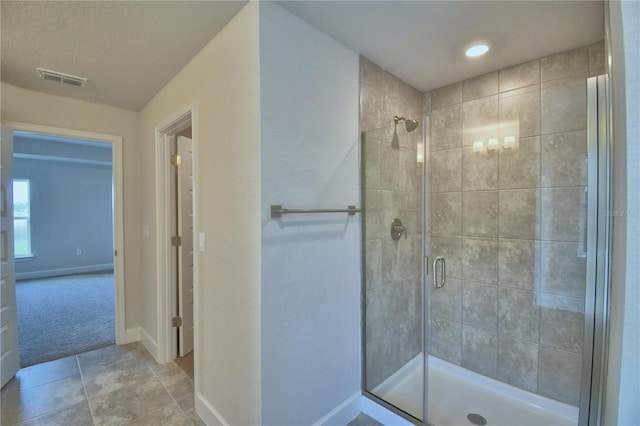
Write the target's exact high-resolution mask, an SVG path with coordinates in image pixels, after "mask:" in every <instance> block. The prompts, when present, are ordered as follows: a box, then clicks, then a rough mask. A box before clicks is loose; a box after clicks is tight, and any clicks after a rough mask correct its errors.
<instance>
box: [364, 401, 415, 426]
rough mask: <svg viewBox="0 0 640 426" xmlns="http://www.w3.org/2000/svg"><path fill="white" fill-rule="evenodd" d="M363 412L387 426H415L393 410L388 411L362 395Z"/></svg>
mask: <svg viewBox="0 0 640 426" xmlns="http://www.w3.org/2000/svg"><path fill="white" fill-rule="evenodd" d="M361 408H362V412H363V413H364V414H366V415H367V416H369V417H371V418H373V419H375V420H377V421H379V422H380V423H382V424H383V425H386V426H413V423H411V422H410V421H408V420H405V419H403V418H402V417H400V416H399V415H397V414H396V413H394V412H393V411H391V410H388V409H386V408H385V407H383V406H382V405H380V404H377V403H376V402H375V401H372V400H371V399H369V398H367V397H366V396H364V395H362V397H361Z"/></svg>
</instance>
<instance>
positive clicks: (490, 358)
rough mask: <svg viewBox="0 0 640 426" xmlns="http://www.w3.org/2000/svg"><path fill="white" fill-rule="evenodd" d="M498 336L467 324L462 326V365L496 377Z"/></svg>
mask: <svg viewBox="0 0 640 426" xmlns="http://www.w3.org/2000/svg"><path fill="white" fill-rule="evenodd" d="M497 362H498V336H497V335H496V334H494V333H489V332H486V331H483V330H480V329H479V328H476V327H470V326H468V325H463V326H462V366H463V367H465V368H468V369H469V370H473V371H476V372H478V373H480V374H484V375H485V376H489V377H496V374H497Z"/></svg>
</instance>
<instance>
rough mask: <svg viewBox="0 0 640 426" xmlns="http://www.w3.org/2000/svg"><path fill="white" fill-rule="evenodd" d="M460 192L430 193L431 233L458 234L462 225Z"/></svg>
mask: <svg viewBox="0 0 640 426" xmlns="http://www.w3.org/2000/svg"><path fill="white" fill-rule="evenodd" d="M461 214H462V193H461V192H441V193H432V194H431V233H433V234H440V235H460V232H461V226H462V216H461Z"/></svg>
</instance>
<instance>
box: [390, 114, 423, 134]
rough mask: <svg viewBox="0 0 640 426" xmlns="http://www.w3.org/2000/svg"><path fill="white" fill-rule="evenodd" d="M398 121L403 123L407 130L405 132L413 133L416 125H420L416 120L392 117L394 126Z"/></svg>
mask: <svg viewBox="0 0 640 426" xmlns="http://www.w3.org/2000/svg"><path fill="white" fill-rule="evenodd" d="M400 121H404V127H405V128H406V129H407V132H413V131H414V130H415V129H417V128H418V125H419V124H420V123H418V120H413V119H411V118H405V117H398V116H397V115H396V116H395V117H393V122H394V123H395V124H396V126H397V125H398V122H400Z"/></svg>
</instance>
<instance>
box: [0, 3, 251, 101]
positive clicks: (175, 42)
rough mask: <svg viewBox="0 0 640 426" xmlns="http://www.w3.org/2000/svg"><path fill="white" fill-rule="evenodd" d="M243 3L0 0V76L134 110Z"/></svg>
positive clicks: (166, 80)
mask: <svg viewBox="0 0 640 426" xmlns="http://www.w3.org/2000/svg"><path fill="white" fill-rule="evenodd" d="M245 3H246V2H245V1H6V0H2V2H1V3H0V14H1V16H2V21H1V24H2V27H1V33H0V36H1V38H2V44H1V49H2V50H1V63H0V66H1V72H2V74H1V77H2V81H4V82H6V83H9V84H13V85H16V86H20V87H24V88H27V89H31V90H36V91H40V92H46V93H51V94H54V95H61V96H68V97H72V98H77V99H83V100H86V101H91V102H97V103H102V104H106V105H112V106H117V107H121V108H126V109H131V110H135V111H137V110H140V109H141V108H142V107H143V106H144V105H145V104H146V103H147V102H148V101H149V100H150V99H151V98H152V97H153V96H154V95H155V94H156V93H157V92H158V91H160V89H161V88H162V87H164V86H165V85H166V84H167V83H168V82H169V80H171V78H172V77H174V76H175V75H176V74H177V73H178V72H179V71H180V70H181V69H182V68H183V67H184V66H185V65H186V64H187V63H189V61H190V60H191V59H192V58H193V57H194V56H195V55H196V54H197V53H198V52H199V51H200V50H201V49H202V48H203V47H204V46H205V45H206V44H207V43H208V42H209V41H211V39H212V38H213V37H214V36H215V35H216V34H217V33H218V32H219V31H220V30H221V29H222V28H223V27H224V26H225V25H226V24H227V23H228V22H229V21H230V20H231V18H233V16H235V15H236V13H238V11H239V10H240V9H242V7H243V6H244V4H245ZM36 67H42V68H46V69H50V70H54V71H60V72H63V73H67V74H72V75H76V76H80V77H86V78H88V79H89V82H88V83H87V87H86V88H78V87H72V86H68V85H65V84H60V83H55V82H51V81H46V80H42V79H39V78H37V75H36Z"/></svg>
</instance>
